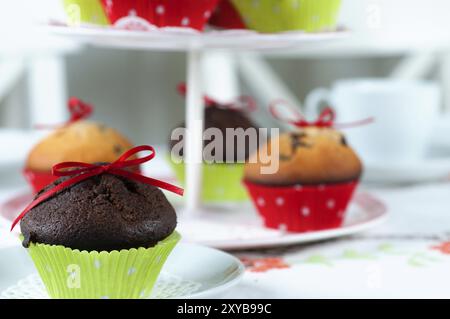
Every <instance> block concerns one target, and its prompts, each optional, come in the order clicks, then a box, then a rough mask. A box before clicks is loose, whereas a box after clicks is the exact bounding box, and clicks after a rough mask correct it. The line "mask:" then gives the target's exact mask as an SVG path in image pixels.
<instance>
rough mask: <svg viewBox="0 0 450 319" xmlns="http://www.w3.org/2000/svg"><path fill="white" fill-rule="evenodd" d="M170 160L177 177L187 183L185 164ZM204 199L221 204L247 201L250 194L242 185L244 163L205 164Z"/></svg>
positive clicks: (210, 202) (207, 201) (206, 201)
mask: <svg viewBox="0 0 450 319" xmlns="http://www.w3.org/2000/svg"><path fill="white" fill-rule="evenodd" d="M169 162H170V164H171V166H172V168H173V170H174V172H175V175H176V177H177V179H178V180H179V181H180V182H181V183H182V184H184V183H185V164H184V163H175V162H174V161H172V160H171V159H170V157H169ZM202 170H203V184H202V199H203V201H204V202H205V203H209V204H216V203H217V204H220V203H232V202H243V201H247V200H248V199H249V198H248V194H247V191H246V190H245V188H244V186H243V185H242V177H243V175H244V164H226V163H224V164H207V163H204V164H203V168H202Z"/></svg>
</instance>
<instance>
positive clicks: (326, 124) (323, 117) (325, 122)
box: [269, 100, 374, 129]
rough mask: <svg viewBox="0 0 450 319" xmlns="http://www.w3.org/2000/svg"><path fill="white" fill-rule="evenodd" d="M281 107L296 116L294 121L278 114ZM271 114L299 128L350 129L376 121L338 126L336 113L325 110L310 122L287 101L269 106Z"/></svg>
mask: <svg viewBox="0 0 450 319" xmlns="http://www.w3.org/2000/svg"><path fill="white" fill-rule="evenodd" d="M280 106H283V107H285V108H287V109H289V112H291V113H292V114H293V115H294V119H289V118H285V117H283V116H281V115H280V114H279V112H278V110H279V108H280ZM269 110H270V113H271V114H272V116H273V117H274V118H276V119H278V120H280V121H284V122H287V123H289V124H291V125H294V126H296V127H299V128H305V127H319V128H337V129H342V128H350V127H356V126H360V125H366V124H370V123H372V122H373V121H374V119H373V117H370V118H367V119H364V120H361V121H356V122H353V123H347V124H336V123H335V120H336V112H335V111H334V110H333V109H332V108H330V107H327V108H325V109H324V110H323V111H322V112H321V113H320V114H319V117H318V118H317V119H316V120H315V121H308V120H306V119H305V117H304V116H303V114H301V113H300V112H299V111H298V109H297V108H294V107H292V106H291V105H290V104H289V103H288V102H287V101H284V100H277V101H275V102H273V103H272V104H271V105H270V106H269Z"/></svg>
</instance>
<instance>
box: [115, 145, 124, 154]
mask: <svg viewBox="0 0 450 319" xmlns="http://www.w3.org/2000/svg"><path fill="white" fill-rule="evenodd" d="M122 153H123V147H122V146H120V145H119V144H116V145H114V154H116V155H122Z"/></svg>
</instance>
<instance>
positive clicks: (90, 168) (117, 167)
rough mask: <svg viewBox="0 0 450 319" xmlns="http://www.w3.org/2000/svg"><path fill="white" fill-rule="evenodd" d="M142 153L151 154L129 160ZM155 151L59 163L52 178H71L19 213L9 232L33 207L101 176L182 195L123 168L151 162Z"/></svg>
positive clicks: (172, 187)
mask: <svg viewBox="0 0 450 319" xmlns="http://www.w3.org/2000/svg"><path fill="white" fill-rule="evenodd" d="M143 151H149V152H151V153H150V154H149V155H147V156H145V157H142V158H136V159H129V158H131V157H133V156H134V155H135V154H137V153H139V152H143ZM155 154H156V153H155V149H154V148H153V147H152V146H148V145H142V146H137V147H134V148H132V149H130V150H129V151H127V152H125V153H124V154H123V155H122V156H121V157H120V158H119V159H118V160H116V161H115V162H113V163H111V164H99V165H97V164H88V163H82V162H64V163H59V164H56V165H54V166H53V170H52V174H53V175H54V176H58V177H62V176H73V177H72V178H70V179H67V180H65V181H64V182H62V183H60V184H58V185H56V186H55V187H53V188H51V189H49V190H47V191H46V192H44V193H43V194H41V195H40V196H39V197H38V198H36V199H35V200H33V201H32V202H31V203H30V204H29V205H28V206H27V207H26V208H25V209H24V210H23V211H22V212H21V213H20V215H19V216H18V217H17V218H16V219H15V220H14V222H13V224H12V226H11V230H13V229H14V227H15V226H16V225H17V223H18V222H19V221H20V220H21V219H22V218H23V217H24V216H25V215H26V214H27V213H28V212H29V211H30V210H31V209H33V208H34V207H36V206H37V205H39V204H40V203H42V202H43V201H45V200H47V199H49V198H50V197H52V196H53V195H55V194H56V193H57V192H59V191H61V190H63V189H66V188H67V187H70V186H72V185H74V184H76V183H79V182H81V181H83V180H86V179H88V178H90V177H92V176H96V175H101V174H105V173H108V174H113V175H119V176H123V177H126V178H129V179H133V180H136V181H138V182H141V183H145V184H149V185H153V186H156V187H159V188H163V189H165V190H168V191H170V192H172V193H175V194H178V195H181V196H182V195H183V193H184V190H183V189H182V188H179V187H177V186H175V185H171V184H169V183H166V182H163V181H160V180H157V179H153V178H150V177H146V176H143V175H140V174H136V173H132V172H129V171H127V170H125V169H124V168H126V167H130V166H137V165H140V164H142V163H145V162H148V161H151V160H152V159H153V158H154V157H155Z"/></svg>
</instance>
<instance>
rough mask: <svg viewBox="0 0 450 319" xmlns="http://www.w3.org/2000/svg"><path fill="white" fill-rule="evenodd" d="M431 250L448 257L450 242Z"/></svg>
mask: <svg viewBox="0 0 450 319" xmlns="http://www.w3.org/2000/svg"><path fill="white" fill-rule="evenodd" d="M431 249H434V250H439V251H440V252H441V253H443V254H445V255H450V241H448V242H445V243H442V244H440V245H438V246H433V247H431Z"/></svg>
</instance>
